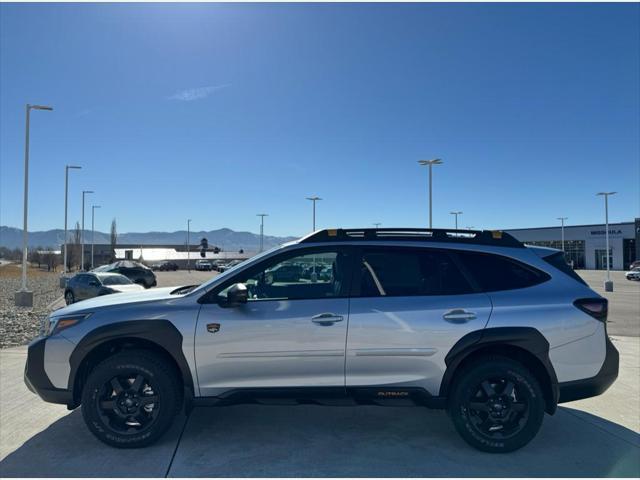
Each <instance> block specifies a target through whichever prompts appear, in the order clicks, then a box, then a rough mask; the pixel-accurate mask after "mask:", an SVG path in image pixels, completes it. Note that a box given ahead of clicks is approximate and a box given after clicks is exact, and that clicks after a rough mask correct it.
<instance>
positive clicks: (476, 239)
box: [299, 228, 525, 248]
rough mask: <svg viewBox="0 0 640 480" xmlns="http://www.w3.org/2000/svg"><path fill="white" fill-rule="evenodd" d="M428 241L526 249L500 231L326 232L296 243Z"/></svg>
mask: <svg viewBox="0 0 640 480" xmlns="http://www.w3.org/2000/svg"><path fill="white" fill-rule="evenodd" d="M350 240H351V241H353V240H356V241H359V240H366V241H376V240H377V241H384V240H402V241H414V242H415V241H428V242H451V243H459V244H473V245H494V246H499V247H516V248H525V247H524V244H523V243H522V242H520V241H519V240H516V239H515V237H513V236H512V235H510V234H508V233H506V232H503V231H501V230H448V229H441V228H327V229H324V230H317V231H315V232H313V233H310V234H309V235H307V236H306V237H303V238H301V239H300V240H299V243H315V242H346V241H350Z"/></svg>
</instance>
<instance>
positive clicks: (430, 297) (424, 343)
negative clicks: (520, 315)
mask: <svg viewBox="0 0 640 480" xmlns="http://www.w3.org/2000/svg"><path fill="white" fill-rule="evenodd" d="M490 314H491V301H490V299H489V297H488V296H487V295H486V294H484V293H479V292H478V289H477V288H475V287H474V285H473V280H472V279H470V278H469V277H468V275H467V274H466V273H465V272H464V271H463V270H462V269H461V268H459V262H458V261H457V260H456V258H455V256H453V255H451V254H450V253H449V252H448V251H447V250H444V249H443V250H439V249H434V248H430V247H423V248H421V247H418V248H407V247H375V246H372V247H363V249H362V250H361V254H360V255H359V256H358V259H357V266H356V271H355V275H354V287H353V293H352V298H351V303H350V309H349V332H348V338H347V358H346V385H347V387H365V386H396V385H402V386H413V387H421V388H424V389H426V390H427V391H428V392H429V393H431V394H432V395H437V394H438V392H439V388H440V382H441V379H442V375H443V374H444V370H445V368H446V365H445V363H444V358H445V356H446V355H447V353H448V352H449V350H450V349H451V347H452V346H453V345H454V344H455V343H456V342H457V341H458V340H459V339H460V338H462V337H463V336H464V335H466V334H467V333H470V332H472V331H474V330H479V329H482V328H484V327H485V325H486V324H487V321H488V319H489V316H490Z"/></svg>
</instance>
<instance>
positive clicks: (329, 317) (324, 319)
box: [311, 313, 343, 326]
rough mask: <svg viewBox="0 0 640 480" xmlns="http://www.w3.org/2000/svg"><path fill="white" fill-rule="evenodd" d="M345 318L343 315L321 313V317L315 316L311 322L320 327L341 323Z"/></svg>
mask: <svg viewBox="0 0 640 480" xmlns="http://www.w3.org/2000/svg"><path fill="white" fill-rule="evenodd" d="M342 320H343V317H342V316H341V315H336V314H334V313H321V314H319V315H315V316H313V317H311V321H312V322H313V323H317V324H318V325H325V326H326V325H333V324H334V323H337V322H341V321H342Z"/></svg>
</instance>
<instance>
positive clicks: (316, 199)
mask: <svg viewBox="0 0 640 480" xmlns="http://www.w3.org/2000/svg"><path fill="white" fill-rule="evenodd" d="M307 200H311V201H312V202H313V231H314V232H315V231H316V202H317V201H318V200H322V199H321V198H320V197H317V196H313V197H307Z"/></svg>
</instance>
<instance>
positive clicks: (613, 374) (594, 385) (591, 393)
mask: <svg viewBox="0 0 640 480" xmlns="http://www.w3.org/2000/svg"><path fill="white" fill-rule="evenodd" d="M606 342H607V343H606V355H605V358H604V363H603V364H602V367H601V368H600V371H599V372H598V373H597V375H596V376H595V377H591V378H585V379H581V380H573V381H571V382H563V383H560V384H559V385H558V387H559V390H560V399H559V400H558V403H565V402H572V401H574V400H580V399H583V398H589V397H595V396H597V395H600V394H602V393H604V392H605V391H606V390H607V389H608V388H609V387H610V386H611V384H612V383H613V382H614V381H615V380H616V378H618V368H619V363H620V354H619V353H618V350H616V347H614V346H613V343H611V340H610V339H609V336H608V335H607V340H606Z"/></svg>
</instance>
